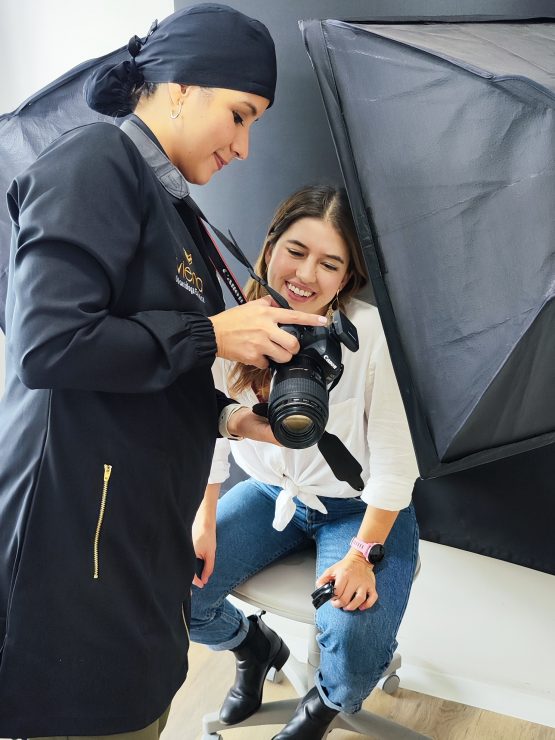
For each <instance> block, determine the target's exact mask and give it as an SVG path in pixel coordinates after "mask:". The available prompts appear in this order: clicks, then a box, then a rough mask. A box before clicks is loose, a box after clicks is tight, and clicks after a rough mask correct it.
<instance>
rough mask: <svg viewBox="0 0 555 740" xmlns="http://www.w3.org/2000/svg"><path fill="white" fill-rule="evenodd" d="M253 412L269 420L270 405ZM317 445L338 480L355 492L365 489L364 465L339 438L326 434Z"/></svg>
mask: <svg viewBox="0 0 555 740" xmlns="http://www.w3.org/2000/svg"><path fill="white" fill-rule="evenodd" d="M252 410H253V412H254V413H255V414H256V415H257V416H262V417H263V418H264V419H267V418H268V404H267V403H266V402H264V403H255V405H254V406H253V407H252ZM317 444H318V449H319V450H320V452H321V454H322V457H323V458H324V460H325V461H326V462H327V464H328V465H329V466H330V468H331V472H332V473H333V474H334V475H335V477H336V478H337V480H340V481H345V483H348V484H349V485H350V486H351V488H353V489H354V490H355V491H362V490H363V489H364V481H363V480H362V478H361V476H360V474H361V473H362V465H361V464H360V463H359V461H358V460H357V459H356V457H354V456H353V455H351V453H350V452H349V450H348V449H347V448H346V447H345V445H344V444H343V442H342V441H341V440H340V439H339V437H337V436H336V435H335V434H332V433H331V432H324V433H323V434H322V436H321V437H320V439H319V440H318V443H317Z"/></svg>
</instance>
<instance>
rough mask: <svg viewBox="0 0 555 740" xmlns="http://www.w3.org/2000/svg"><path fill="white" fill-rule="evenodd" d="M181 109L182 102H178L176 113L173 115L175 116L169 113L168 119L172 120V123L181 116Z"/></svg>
mask: <svg viewBox="0 0 555 740" xmlns="http://www.w3.org/2000/svg"><path fill="white" fill-rule="evenodd" d="M182 108H183V101H182V100H180V101H179V104H178V106H177V113H175V114H173V113H170V118H171V119H172V121H175V119H176V118H179V116H180V115H181V109H182Z"/></svg>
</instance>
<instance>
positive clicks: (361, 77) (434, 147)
mask: <svg viewBox="0 0 555 740" xmlns="http://www.w3.org/2000/svg"><path fill="white" fill-rule="evenodd" d="M302 30H303V35H304V39H305V44H306V46H307V49H308V52H309V55H310V58H311V60H312V63H313V66H314V69H315V72H316V75H317V78H318V82H319V85H320V89H321V92H322V96H323V99H324V104H325V107H326V111H327V115H328V118H329V122H330V126H331V129H332V135H333V138H334V143H335V146H336V149H337V152H338V156H339V160H340V164H341V168H342V172H343V175H344V178H345V181H346V184H347V189H348V192H349V197H350V200H351V205H352V207H353V211H354V214H355V220H356V222H357V229H358V233H359V237H360V240H361V243H362V245H363V249H364V252H365V257H366V260H367V264H368V267H369V270H370V274H371V279H372V284H373V288H374V292H375V295H376V299H377V302H378V307H379V309H380V313H381V316H382V320H383V322H384V327H385V331H386V335H387V339H388V343H389V347H390V351H391V355H392V360H393V364H394V367H395V371H396V373H397V378H398V381H399V385H400V387H401V391H402V394H403V398H404V401H405V406H406V409H407V414H408V417H409V423H410V426H411V431H412V434H413V440H414V444H415V448H416V452H417V457H418V463H419V468H420V472H421V475H422V477H424V478H428V477H435V476H438V475H443V474H445V473H451V472H454V471H457V470H464V469H467V468H470V467H473V466H475V465H479V464H482V463H485V462H491V461H494V460H498V459H501V458H503V457H507V456H508V455H512V454H515V453H518V452H523V451H526V450H532V449H534V448H537V447H541V446H543V445H547V444H549V443H550V442H552V441H553V440H554V439H555V386H554V384H553V380H552V372H553V370H552V368H553V365H554V360H555V341H554V340H553V335H554V332H555V311H554V308H555V306H554V303H553V295H554V290H555V220H554V218H553V203H554V198H555V148H554V144H555V122H554V112H555V24H554V23H552V22H527V23H526V22H525V23H454V24H444V23H441V24H440V23H429V24H424V23H423V24H411V25H396V24H365V25H361V24H352V23H343V22H339V21H309V22H305V23H304V24H302Z"/></svg>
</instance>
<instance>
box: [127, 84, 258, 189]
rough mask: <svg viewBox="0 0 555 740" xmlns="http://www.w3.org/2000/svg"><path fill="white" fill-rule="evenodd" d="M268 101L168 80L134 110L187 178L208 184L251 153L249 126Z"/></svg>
mask: <svg viewBox="0 0 555 740" xmlns="http://www.w3.org/2000/svg"><path fill="white" fill-rule="evenodd" d="M268 104H269V101H268V100H267V99H266V98H263V97H261V96H260V95H254V94H253V93H243V92H239V91H236V90H227V89H223V88H202V87H198V86H196V85H178V84H176V83H167V84H163V85H160V86H159V88H158V89H157V91H156V93H155V94H154V95H153V96H152V97H151V98H149V99H147V100H146V101H140V102H139V105H138V106H137V108H136V109H135V113H136V114H137V115H138V116H139V117H140V118H142V119H143V120H144V121H145V123H146V124H147V125H148V126H149V127H150V128H151V130H152V131H153V132H154V134H155V135H156V137H157V138H158V140H159V141H160V143H161V145H162V147H163V148H164V151H165V152H166V154H167V156H168V158H169V159H170V160H171V162H172V163H173V164H174V165H175V166H176V167H177V168H178V169H179V170H180V171H181V173H182V174H183V176H184V177H185V179H186V180H187V181H188V182H190V183H193V184H195V185H204V184H206V183H207V182H208V181H209V180H210V179H211V178H212V176H213V175H214V174H215V173H216V172H218V171H219V170H221V169H222V168H223V167H225V166H226V165H227V164H229V163H230V162H231V161H232V160H234V159H246V158H247V157H248V154H249V135H250V129H251V126H252V124H253V123H254V122H255V121H257V120H258V119H259V118H260V117H261V116H262V114H263V113H264V111H265V110H266V108H267V107H268ZM170 114H171V115H174V116H175V118H172V117H170ZM176 114H177V115H176Z"/></svg>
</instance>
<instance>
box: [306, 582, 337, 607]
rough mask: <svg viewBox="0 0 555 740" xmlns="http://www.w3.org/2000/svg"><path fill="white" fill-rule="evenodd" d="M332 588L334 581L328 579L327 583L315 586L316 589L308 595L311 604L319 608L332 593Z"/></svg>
mask: <svg viewBox="0 0 555 740" xmlns="http://www.w3.org/2000/svg"><path fill="white" fill-rule="evenodd" d="M334 588H335V581H328V582H327V583H324V585H323V586H320V588H317V589H316V591H313V592H312V593H311V594H310V597H311V599H312V606H313V607H314V608H315V609H319V608H320V607H321V606H322V604H325V603H326V601H329V600H330V599H331V598H332V597H333V595H334Z"/></svg>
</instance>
